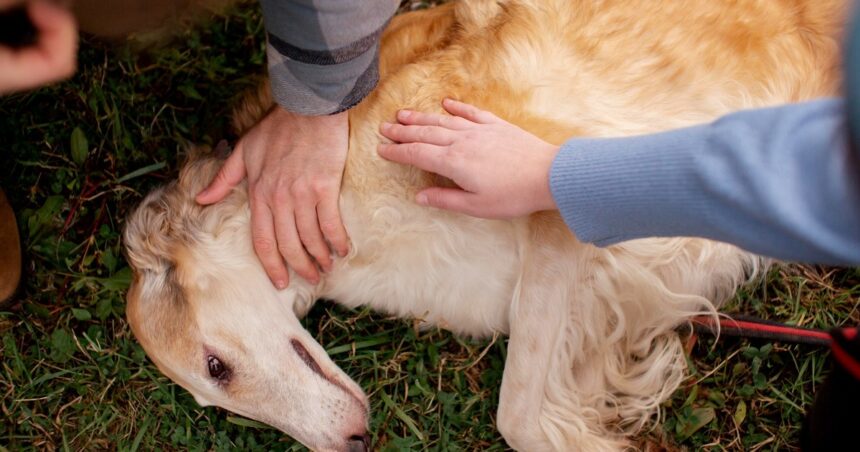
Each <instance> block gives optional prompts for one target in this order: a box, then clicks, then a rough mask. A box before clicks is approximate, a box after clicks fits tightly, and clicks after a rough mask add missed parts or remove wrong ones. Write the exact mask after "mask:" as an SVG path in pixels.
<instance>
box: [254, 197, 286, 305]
mask: <svg viewBox="0 0 860 452" xmlns="http://www.w3.org/2000/svg"><path fill="white" fill-rule="evenodd" d="M251 198H252V199H251V239H252V241H253V244H254V251H255V252H256V253H257V257H258V258H259V259H260V263H261V264H263V269H265V270H266V274H267V275H269V279H271V280H272V283H273V284H274V285H275V287H277V288H278V289H284V288H286V287H287V285H288V284H289V283H290V274H289V272H288V271H287V267H286V265H285V264H284V259H283V257H281V253H280V252H278V245H277V242H276V241H275V229H274V220H273V218H272V212H271V211H270V210H269V206H268V205H267V204H266V203H265V202H263V201H261V200H260V198H259V197H257V196H252V197H251Z"/></svg>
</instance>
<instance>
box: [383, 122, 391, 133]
mask: <svg viewBox="0 0 860 452" xmlns="http://www.w3.org/2000/svg"><path fill="white" fill-rule="evenodd" d="M390 128H391V123H390V122H383V123H382V131H383V132H387V131H388V129H390Z"/></svg>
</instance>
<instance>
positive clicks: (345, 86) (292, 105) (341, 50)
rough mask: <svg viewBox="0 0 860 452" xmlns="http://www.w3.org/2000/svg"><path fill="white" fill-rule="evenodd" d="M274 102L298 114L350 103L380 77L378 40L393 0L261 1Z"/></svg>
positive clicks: (338, 109) (323, 111) (331, 109)
mask: <svg viewBox="0 0 860 452" xmlns="http://www.w3.org/2000/svg"><path fill="white" fill-rule="evenodd" d="M260 3H261V4H262V6H263V16H264V20H265V24H266V31H267V32H268V44H267V49H266V52H267V56H268V60H269V77H270V79H271V82H272V93H273V95H274V98H275V101H276V102H278V104H279V105H280V106H281V107H283V108H285V109H286V110H289V111H292V112H295V113H299V114H302V115H308V116H313V115H327V114H333V113H338V112H341V111H344V110H347V109H349V108H350V107H352V106H354V105H355V104H357V103H358V102H360V101H361V100H362V99H364V97H365V96H367V94H369V93H370V91H371V90H372V89H373V88H374V87H375V86H376V83H377V81H378V80H379V72H378V60H379V38H380V36H381V35H382V30H383V29H384V28H385V25H386V24H387V23H388V21H389V19H391V16H392V15H394V12H395V11H396V10H397V6H398V4H399V2H398V1H397V0H260Z"/></svg>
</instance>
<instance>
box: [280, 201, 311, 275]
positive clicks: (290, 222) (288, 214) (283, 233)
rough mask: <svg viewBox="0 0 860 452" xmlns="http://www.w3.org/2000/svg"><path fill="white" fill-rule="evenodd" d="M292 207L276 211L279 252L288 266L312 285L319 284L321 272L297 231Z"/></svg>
mask: <svg viewBox="0 0 860 452" xmlns="http://www.w3.org/2000/svg"><path fill="white" fill-rule="evenodd" d="M290 208H291V206H287V205H284V204H283V203H281V205H279V206H278V210H277V211H275V237H276V238H277V239H278V251H279V252H280V254H281V256H283V257H284V259H286V260H287V265H288V266H289V267H290V268H292V269H293V270H294V271H295V272H296V273H298V274H299V276H301V277H302V278H305V279H306V280H308V281H309V282H310V283H311V284H316V283H318V282H319V271H317V268H316V265H314V263H313V261H311V257H310V256H309V255H308V253H307V251H305V248H304V247H303V246H302V241H301V239H300V238H299V232H298V230H297V229H296V218H295V217H294V216H293V211H292V210H291V209H290Z"/></svg>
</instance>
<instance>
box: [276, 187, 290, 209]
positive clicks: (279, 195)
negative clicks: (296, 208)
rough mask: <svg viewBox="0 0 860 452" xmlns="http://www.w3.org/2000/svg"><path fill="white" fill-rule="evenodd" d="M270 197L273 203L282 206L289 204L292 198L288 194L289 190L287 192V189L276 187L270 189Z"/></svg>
mask: <svg viewBox="0 0 860 452" xmlns="http://www.w3.org/2000/svg"><path fill="white" fill-rule="evenodd" d="M271 199H272V201H273V203H274V204H275V205H277V206H283V205H286V204H289V203H290V201H291V200H292V197H291V196H290V192H288V191H287V190H278V189H276V190H273V191H272V193H271Z"/></svg>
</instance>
